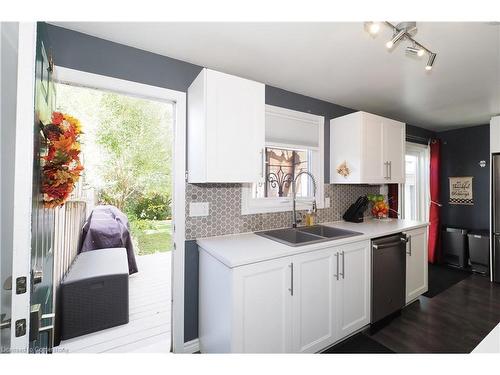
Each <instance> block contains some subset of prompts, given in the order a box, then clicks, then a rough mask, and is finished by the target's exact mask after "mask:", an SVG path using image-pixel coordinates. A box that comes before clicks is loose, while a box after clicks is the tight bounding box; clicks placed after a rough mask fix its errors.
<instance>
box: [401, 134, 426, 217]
mask: <svg viewBox="0 0 500 375" xmlns="http://www.w3.org/2000/svg"><path fill="white" fill-rule="evenodd" d="M410 153H411V154H414V155H416V156H418V171H417V173H418V176H417V183H419V184H420V187H422V186H423V187H424V189H423V191H422V190H420V188H419V197H418V198H419V200H420V199H422V198H423V202H420V205H419V207H418V212H419V214H420V215H419V216H420V217H419V218H417V220H423V221H429V209H430V181H429V167H430V165H429V164H430V148H429V145H422V144H419V143H413V142H406V151H405V155H407V154H410ZM423 163H425V164H423ZM404 188H405V187H404V184H400V189H399V191H400V194H399V202H400V208H399V212H401V214H402V215H401V216H402V218H405V219H406V217H405V215H406V212H405V208H404V199H405V190H404Z"/></svg>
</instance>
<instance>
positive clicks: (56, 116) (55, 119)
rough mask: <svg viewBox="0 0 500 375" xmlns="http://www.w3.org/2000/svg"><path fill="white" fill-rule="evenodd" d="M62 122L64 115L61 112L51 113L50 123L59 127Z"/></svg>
mask: <svg viewBox="0 0 500 375" xmlns="http://www.w3.org/2000/svg"><path fill="white" fill-rule="evenodd" d="M62 120H64V115H63V114H62V113H61V112H54V113H52V123H53V124H54V125H59V124H60V123H61V122H62Z"/></svg>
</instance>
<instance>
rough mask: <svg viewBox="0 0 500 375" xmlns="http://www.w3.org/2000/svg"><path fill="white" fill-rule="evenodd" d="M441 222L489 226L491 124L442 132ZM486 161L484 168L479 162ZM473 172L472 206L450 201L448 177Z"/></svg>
mask: <svg viewBox="0 0 500 375" xmlns="http://www.w3.org/2000/svg"><path fill="white" fill-rule="evenodd" d="M437 135H438V137H439V138H440V139H441V178H440V180H441V203H442V204H443V207H442V208H441V223H442V225H445V226H452V227H460V228H465V229H473V230H483V229H488V228H489V204H490V203H489V194H490V193H489V191H490V190H489V189H490V185H489V184H490V175H489V171H490V156H489V150H490V126H489V125H480V126H474V127H470V128H462V129H457V130H450V131H446V132H440V133H438V134H437ZM481 160H485V161H486V167H484V168H481V167H480V166H479V162H480V161H481ZM453 176H456V177H460V176H473V177H474V179H473V180H472V193H473V198H474V205H473V206H466V205H456V204H448V199H449V194H450V184H449V181H448V178H449V177H453Z"/></svg>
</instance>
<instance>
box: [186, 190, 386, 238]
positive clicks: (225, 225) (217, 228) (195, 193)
mask: <svg viewBox="0 0 500 375" xmlns="http://www.w3.org/2000/svg"><path fill="white" fill-rule="evenodd" d="M379 191H380V186H378V185H328V184H325V198H326V197H329V198H330V207H329V208H324V209H320V210H318V222H320V223H324V222H329V221H337V220H340V219H341V218H342V214H343V213H344V212H345V210H347V208H348V207H349V205H350V204H352V203H353V202H354V201H355V200H356V199H357V198H358V197H359V196H360V195H365V194H368V193H373V194H378V193H379ZM190 202H209V203H210V210H209V212H210V214H209V215H208V216H204V217H189V203H190ZM301 213H304V212H301ZM291 216H292V214H291V212H290V211H286V212H273V213H265V214H255V215H242V214H241V185H240V184H201V185H194V184H187V186H186V239H187V240H192V239H196V238H200V237H211V236H220V235H224V234H233V233H245V232H255V231H259V230H266V229H273V228H282V227H287V226H290V225H291V222H292V218H291Z"/></svg>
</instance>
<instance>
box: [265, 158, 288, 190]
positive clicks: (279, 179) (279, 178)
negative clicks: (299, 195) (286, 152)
mask: <svg viewBox="0 0 500 375" xmlns="http://www.w3.org/2000/svg"><path fill="white" fill-rule="evenodd" d="M267 181H269V184H270V185H271V187H272V188H273V189H276V188H278V197H283V189H284V188H289V187H290V184H291V183H292V181H293V175H292V174H291V173H285V171H283V167H282V166H281V165H280V166H279V169H278V171H276V172H270V173H269V174H268V175H267Z"/></svg>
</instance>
